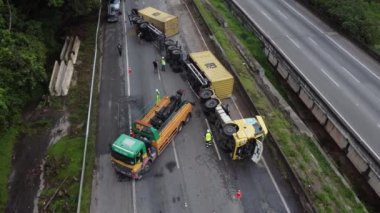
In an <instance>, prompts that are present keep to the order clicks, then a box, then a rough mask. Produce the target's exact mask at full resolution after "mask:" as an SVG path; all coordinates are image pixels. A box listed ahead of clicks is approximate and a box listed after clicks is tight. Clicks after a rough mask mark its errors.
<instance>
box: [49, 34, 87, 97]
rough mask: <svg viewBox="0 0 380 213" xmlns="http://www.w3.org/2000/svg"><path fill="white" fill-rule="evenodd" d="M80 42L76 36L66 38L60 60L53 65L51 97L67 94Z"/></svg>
mask: <svg viewBox="0 0 380 213" xmlns="http://www.w3.org/2000/svg"><path fill="white" fill-rule="evenodd" d="M79 46H80V40H79V38H78V36H75V37H66V39H65V43H64V45H63V48H62V51H61V54H60V56H59V57H60V60H61V62H60V63H58V62H57V61H56V62H55V64H54V68H53V73H52V76H51V79H50V84H49V91H50V94H51V95H53V96H66V95H67V94H68V92H69V88H70V83H71V79H72V75H73V72H74V64H75V63H76V61H77V57H78V52H79Z"/></svg>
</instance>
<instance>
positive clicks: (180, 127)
mask: <svg viewBox="0 0 380 213" xmlns="http://www.w3.org/2000/svg"><path fill="white" fill-rule="evenodd" d="M183 125H184V122H181V124H180V125H179V127H178V133H179V132H181V131H182V128H183Z"/></svg>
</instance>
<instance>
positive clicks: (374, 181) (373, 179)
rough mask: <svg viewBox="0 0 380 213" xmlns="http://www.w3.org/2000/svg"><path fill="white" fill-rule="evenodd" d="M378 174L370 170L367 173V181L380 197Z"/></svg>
mask: <svg viewBox="0 0 380 213" xmlns="http://www.w3.org/2000/svg"><path fill="white" fill-rule="evenodd" d="M379 176H380V175H378V174H376V173H375V172H373V171H372V170H371V171H370V173H369V174H368V178H369V179H368V183H369V185H371V187H372V189H373V190H374V191H375V192H376V194H377V196H379V197H380V178H379Z"/></svg>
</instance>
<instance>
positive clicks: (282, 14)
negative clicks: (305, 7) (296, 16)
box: [277, 10, 288, 19]
mask: <svg viewBox="0 0 380 213" xmlns="http://www.w3.org/2000/svg"><path fill="white" fill-rule="evenodd" d="M277 12H278V13H279V14H280V15H281V16H282V17H284V18H285V19H288V17H287V16H286V15H285V14H284V13H283V12H281V10H277Z"/></svg>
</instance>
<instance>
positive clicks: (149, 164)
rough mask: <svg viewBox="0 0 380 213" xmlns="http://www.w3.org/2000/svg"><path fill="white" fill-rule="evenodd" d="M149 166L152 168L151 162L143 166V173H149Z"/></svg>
mask: <svg viewBox="0 0 380 213" xmlns="http://www.w3.org/2000/svg"><path fill="white" fill-rule="evenodd" d="M151 166H152V162H151V161H148V163H146V165H145V167H144V173H147V172H149V171H150V167H151Z"/></svg>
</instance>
